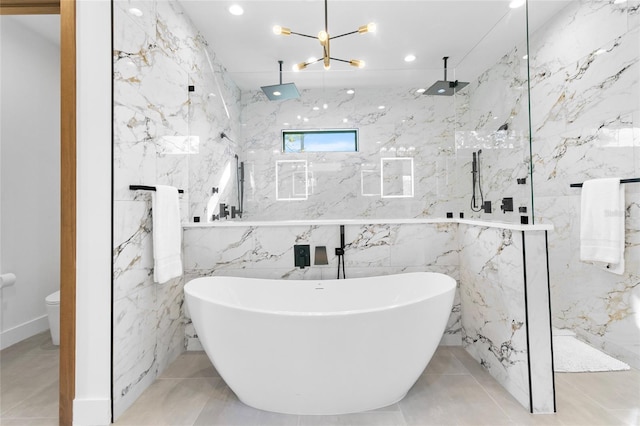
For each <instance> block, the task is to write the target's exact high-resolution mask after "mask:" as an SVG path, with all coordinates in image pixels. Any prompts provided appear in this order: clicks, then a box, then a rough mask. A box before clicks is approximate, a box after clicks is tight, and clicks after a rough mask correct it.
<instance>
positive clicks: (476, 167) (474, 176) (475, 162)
mask: <svg viewBox="0 0 640 426" xmlns="http://www.w3.org/2000/svg"><path fill="white" fill-rule="evenodd" d="M480 154H482V150H481V149H479V150H478V152H477V153H475V152H474V153H473V157H472V160H471V185H472V188H473V189H472V195H471V211H474V212H479V211H480V210H482V208H483V207H484V195H483V194H482V176H481V173H480V169H481V167H480ZM476 188H477V189H478V193H479V194H480V207H478V204H477V203H476Z"/></svg>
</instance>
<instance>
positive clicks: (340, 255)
mask: <svg viewBox="0 0 640 426" xmlns="http://www.w3.org/2000/svg"><path fill="white" fill-rule="evenodd" d="M344 247H345V245H344V225H340V247H336V256H338V279H340V263H342V278H347V276H346V275H345V272H344Z"/></svg>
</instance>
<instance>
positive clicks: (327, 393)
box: [184, 272, 456, 414]
mask: <svg viewBox="0 0 640 426" xmlns="http://www.w3.org/2000/svg"><path fill="white" fill-rule="evenodd" d="M455 287H456V282H455V280H454V279H453V278H451V277H449V276H447V275H443V274H438V273H433V272H417V273H407V274H399V275H389V276H380V277H372V278H354V279H347V280H322V281H310V280H265V279H253V278H236V277H205V278H197V279H194V280H193V281H190V282H188V283H187V284H186V285H185V287H184V292H185V295H186V300H187V306H188V309H189V311H190V314H191V318H192V320H193V325H194V326H195V329H196V332H197V334H198V337H199V338H200V342H201V343H202V345H203V347H204V349H205V351H206V353H207V355H208V357H209V359H211V362H212V363H213V365H214V366H215V368H216V369H217V370H218V372H219V373H220V375H221V377H222V378H223V379H224V381H225V382H226V383H227V384H228V385H229V387H230V388H231V389H232V390H233V391H234V392H235V394H236V395H237V396H238V398H239V399H240V400H241V401H242V402H244V403H245V404H247V405H250V406H252V407H255V408H258V409H261V410H267V411H275V412H279V413H289V414H344V413H353V412H359V411H366V410H372V409H376V408H380V407H384V406H387V405H390V404H393V403H395V402H397V401H399V400H401V399H402V398H403V397H404V396H405V395H406V393H407V392H408V391H409V389H410V388H411V386H413V384H414V383H415V382H416V380H417V379H418V377H419V376H420V374H421V373H422V371H423V370H424V369H425V367H426V366H427V364H428V363H429V360H430V359H431V357H432V356H433V353H434V351H435V350H436V348H437V346H438V343H439V342H440V339H441V337H442V334H443V332H444V329H445V326H446V323H447V319H448V318H449V314H450V313H451V308H452V305H453V297H454V292H455Z"/></svg>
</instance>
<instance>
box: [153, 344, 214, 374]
mask: <svg viewBox="0 0 640 426" xmlns="http://www.w3.org/2000/svg"><path fill="white" fill-rule="evenodd" d="M204 377H220V375H219V374H218V372H217V371H216V369H215V368H214V367H213V365H212V364H211V361H209V358H208V357H207V354H206V353H204V351H197V352H185V353H183V354H181V355H180V356H178V358H177V359H176V360H175V361H174V362H172V363H171V365H169V367H167V369H166V370H165V371H164V372H163V373H162V375H161V376H160V378H162V379H197V378H204Z"/></svg>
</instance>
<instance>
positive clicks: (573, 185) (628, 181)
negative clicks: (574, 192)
mask: <svg viewBox="0 0 640 426" xmlns="http://www.w3.org/2000/svg"><path fill="white" fill-rule="evenodd" d="M636 182H640V178H631V179H620V183H636ZM569 186H570V187H571V188H582V184H581V183H572V184H571V185H569Z"/></svg>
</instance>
